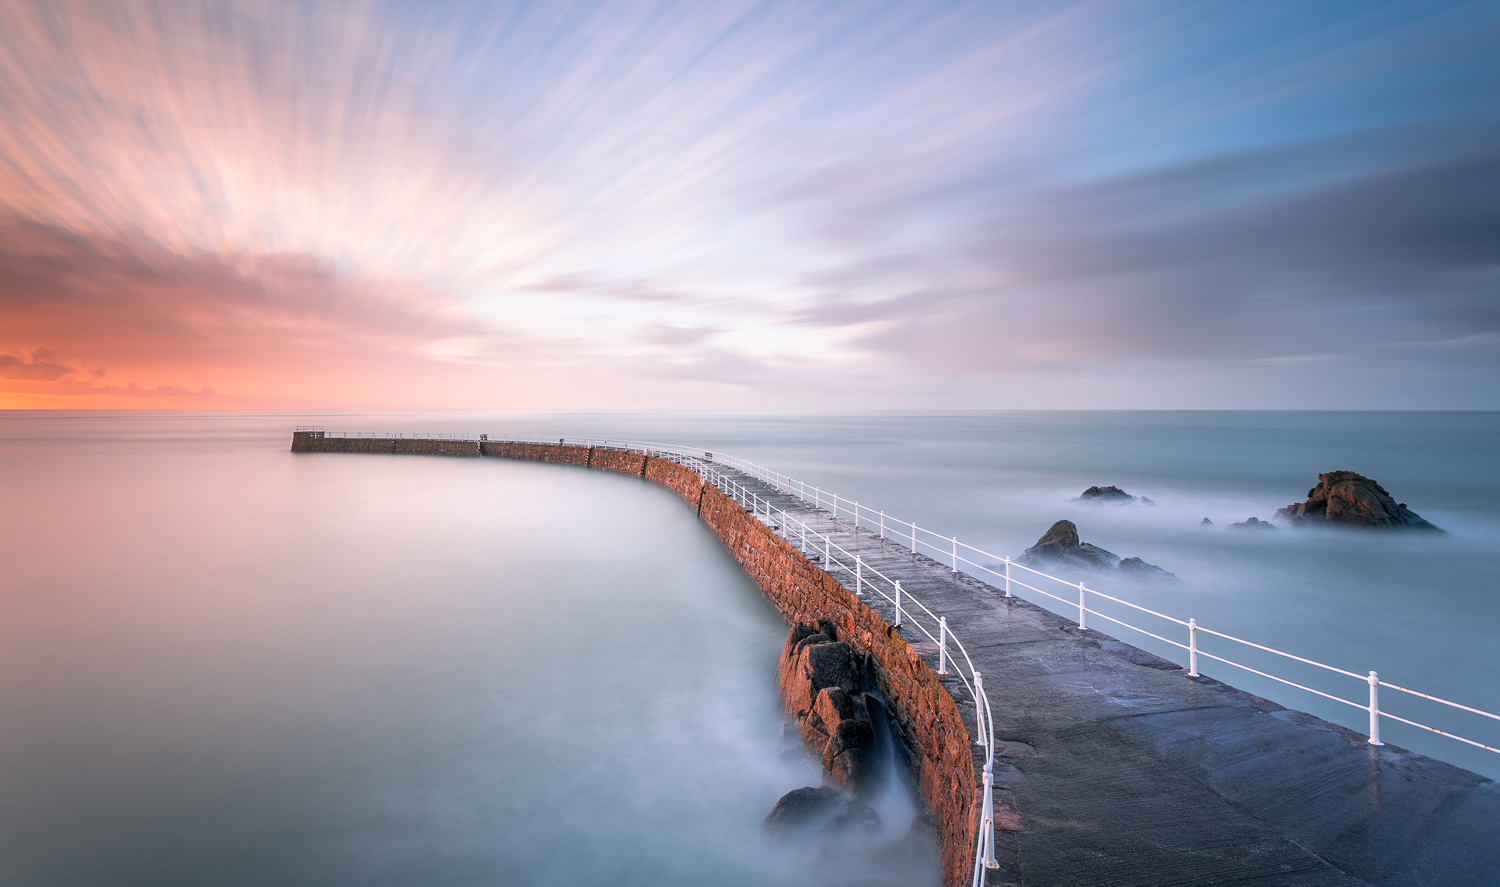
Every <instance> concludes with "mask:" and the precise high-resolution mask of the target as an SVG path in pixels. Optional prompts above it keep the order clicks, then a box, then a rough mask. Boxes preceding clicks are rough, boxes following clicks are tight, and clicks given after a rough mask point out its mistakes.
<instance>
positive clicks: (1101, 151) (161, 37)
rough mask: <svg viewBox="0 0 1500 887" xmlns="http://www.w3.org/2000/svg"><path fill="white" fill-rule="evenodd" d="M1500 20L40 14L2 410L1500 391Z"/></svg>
mask: <svg viewBox="0 0 1500 887" xmlns="http://www.w3.org/2000/svg"><path fill="white" fill-rule="evenodd" d="M1497 46H1500V4H1496V3H1494V2H1483V3H1440V2H1420V3H1417V2H1413V3H1406V2H1394V3H1381V2H1351V3H1340V2H1319V3H1306V2H1287V3H1282V2H1257V3H1250V4H1229V3H1222V2H1205V3H1194V2H1133V0H1115V2H1084V3H1072V4H1070V3H1059V2H1048V3H1039V2H1020V0H1018V2H999V0H987V2H975V3H936V2H923V0H902V2H891V3H878V2H857V3H814V2H786V3H781V2H740V0H714V2H711V3H704V2H692V3H670V2H660V3H659V2H619V3H604V2H597V3H590V2H579V3H570V2H562V0H550V2H535V3H501V2H493V3H492V2H483V3H460V2H444V3H427V2H410V3H379V2H372V3H363V2H360V3H352V2H294V3H288V2H279V0H253V2H232V0H231V2H195V0H184V2H175V0H173V2H157V3H135V2H129V0H116V2H99V3H89V2H71V0H46V2H26V0H0V119H3V121H4V125H3V126H0V409H6V408H11V409H15V408H23V409H31V408H36V409H53V408H61V409H83V408H151V409H175V408H187V409H254V408H260V409H283V408H291V409H364V408H373V409H379V408H392V409H396V408H402V409H404V408H424V407H425V408H443V409H463V408H475V409H507V408H517V409H545V408H559V409H609V408H623V409H753V410H759V409H817V410H824V409H1047V408H1068V409H1500V52H1497V51H1496V47H1497Z"/></svg>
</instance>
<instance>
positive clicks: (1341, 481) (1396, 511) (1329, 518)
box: [1276, 471, 1443, 533]
mask: <svg viewBox="0 0 1500 887" xmlns="http://www.w3.org/2000/svg"><path fill="white" fill-rule="evenodd" d="M1276 517H1278V518H1280V519H1282V520H1284V521H1287V522H1288V523H1290V524H1292V525H1294V526H1317V525H1323V526H1346V527H1365V528H1369V529H1411V530H1428V531H1431V532H1437V533H1441V532H1443V530H1441V529H1439V528H1438V527H1436V526H1433V525H1432V524H1430V523H1428V522H1427V521H1425V520H1423V519H1422V517H1421V516H1420V515H1418V514H1417V513H1416V512H1415V511H1412V510H1411V509H1410V508H1407V507H1406V503H1405V502H1397V501H1396V500H1395V498H1394V497H1392V496H1391V494H1390V493H1387V492H1386V491H1385V488H1384V487H1382V486H1381V485H1380V484H1378V483H1376V482H1375V481H1374V480H1372V479H1370V478H1368V477H1365V476H1363V475H1360V474H1356V473H1354V472H1353V471H1330V472H1328V473H1327V474H1320V475H1318V485H1317V486H1315V487H1313V488H1312V489H1311V490H1308V491H1307V501H1306V502H1294V503H1292V504H1291V505H1288V506H1287V507H1285V508H1281V509H1278V510H1277V512H1276Z"/></svg>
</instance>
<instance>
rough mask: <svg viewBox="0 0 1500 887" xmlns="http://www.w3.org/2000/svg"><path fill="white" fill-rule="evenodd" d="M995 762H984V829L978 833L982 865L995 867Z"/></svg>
mask: <svg viewBox="0 0 1500 887" xmlns="http://www.w3.org/2000/svg"><path fill="white" fill-rule="evenodd" d="M994 768H995V764H994V762H993V761H985V762H984V831H983V832H982V833H981V834H980V840H982V841H984V867H985V868H987V869H997V868H999V867H1000V863H998V862H996V861H995V773H994Z"/></svg>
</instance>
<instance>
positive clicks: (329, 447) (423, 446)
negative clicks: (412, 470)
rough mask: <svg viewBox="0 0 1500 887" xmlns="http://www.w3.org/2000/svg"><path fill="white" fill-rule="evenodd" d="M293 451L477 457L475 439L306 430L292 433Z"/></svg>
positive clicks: (477, 450) (477, 448) (477, 447)
mask: <svg viewBox="0 0 1500 887" xmlns="http://www.w3.org/2000/svg"><path fill="white" fill-rule="evenodd" d="M292 452H294V453H399V454H403V455H418V456H478V455H479V444H478V443H476V442H475V441H472V440H420V439H415V440H414V439H409V438H389V437H375V438H371V437H313V436H312V435H311V434H308V433H307V432H305V431H298V432H296V433H294V434H293V435H292Z"/></svg>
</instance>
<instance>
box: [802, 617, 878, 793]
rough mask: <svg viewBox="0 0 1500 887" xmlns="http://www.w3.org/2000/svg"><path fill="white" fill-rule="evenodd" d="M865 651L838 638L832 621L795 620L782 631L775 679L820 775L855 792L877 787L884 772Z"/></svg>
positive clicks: (850, 791) (826, 780)
mask: <svg viewBox="0 0 1500 887" xmlns="http://www.w3.org/2000/svg"><path fill="white" fill-rule="evenodd" d="M864 660H865V657H864V656H861V655H859V654H857V653H855V652H854V648H853V647H851V646H849V644H847V643H845V642H843V641H840V640H838V639H837V629H836V628H835V627H834V625H833V623H831V622H820V623H819V624H817V625H796V626H793V627H792V629H791V632H790V633H789V634H788V636H787V643H786V647H785V648H783V649H782V651H781V663H780V665H779V666H778V669H777V672H778V674H777V682H778V685H779V687H780V690H781V697H782V700H783V701H784V702H785V703H786V707H787V711H788V713H790V714H791V716H792V718H793V720H794V721H795V722H796V724H797V726H798V729H799V730H800V731H801V734H802V743H803V746H804V747H805V748H806V749H807V750H808V751H810V752H812V753H813V754H816V755H818V756H819V757H820V758H821V759H822V761H823V778H824V780H825V782H827V783H828V784H830V785H834V786H837V787H838V788H841V789H843V790H845V791H847V792H849V793H850V794H852V795H854V796H855V797H867V796H869V795H871V794H872V793H874V792H876V791H878V790H880V789H881V788H882V787H883V786H882V784H881V779H880V776H881V774H882V773H883V772H884V769H885V768H884V767H883V765H884V763H885V761H884V760H882V758H881V755H882V753H883V751H885V750H883V749H881V748H880V747H879V746H878V744H877V742H876V736H875V727H874V718H873V716H872V712H871V708H872V707H876V706H878V705H879V703H877V702H875V700H873V699H871V698H869V697H868V696H866V694H865V693H864V692H863V688H864V686H865V672H866V669H867V667H868V666H867V664H866V663H865V661H864Z"/></svg>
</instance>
